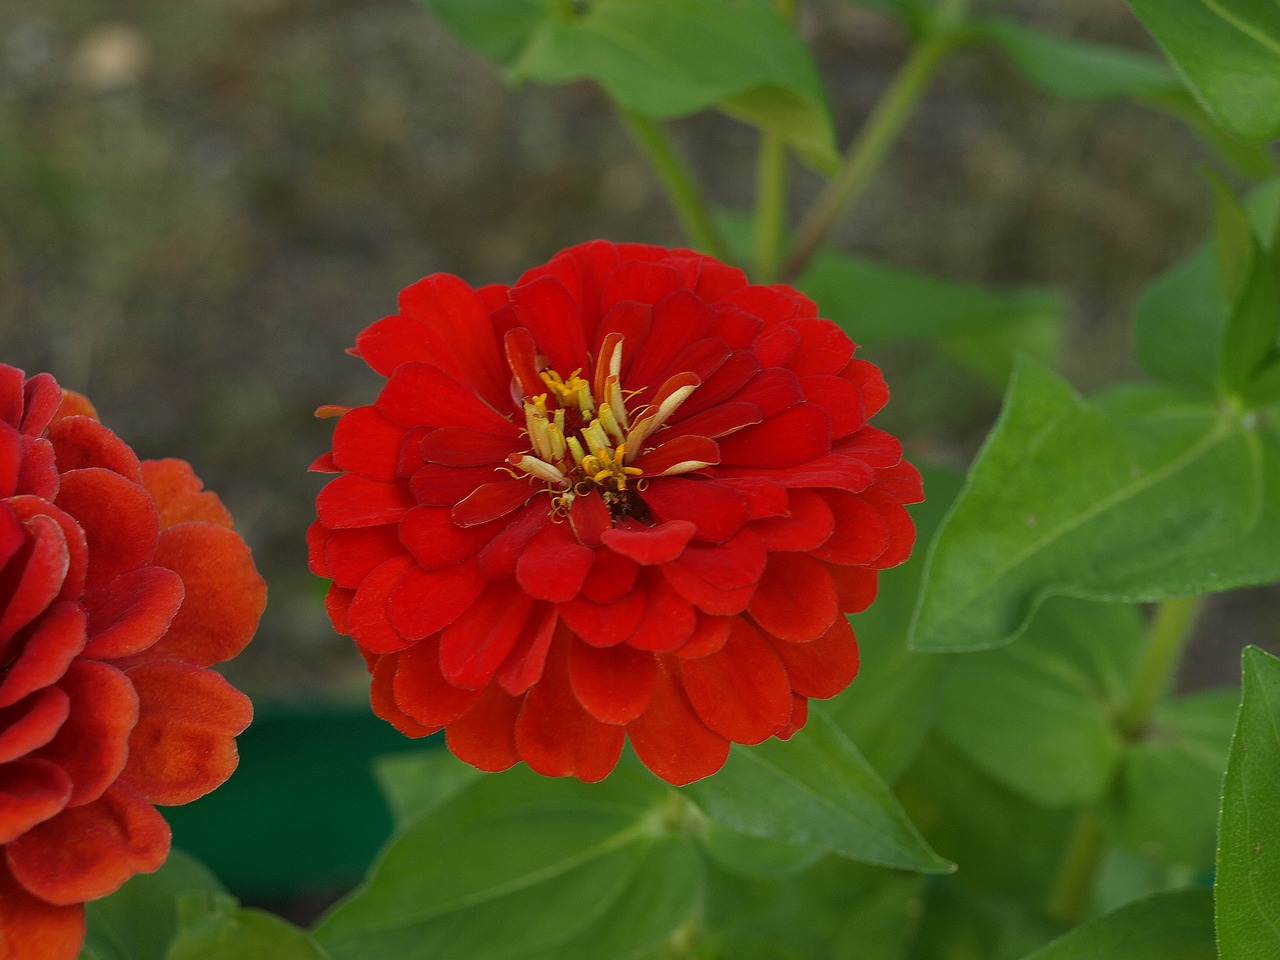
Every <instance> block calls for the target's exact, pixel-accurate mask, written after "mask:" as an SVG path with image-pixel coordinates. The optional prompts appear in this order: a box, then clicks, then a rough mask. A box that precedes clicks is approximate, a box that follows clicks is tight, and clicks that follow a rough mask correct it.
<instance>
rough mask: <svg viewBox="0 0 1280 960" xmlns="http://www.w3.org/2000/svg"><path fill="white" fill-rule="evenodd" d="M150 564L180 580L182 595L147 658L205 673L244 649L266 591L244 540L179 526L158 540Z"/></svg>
mask: <svg viewBox="0 0 1280 960" xmlns="http://www.w3.org/2000/svg"><path fill="white" fill-rule="evenodd" d="M155 564H156V566H160V567H168V568H169V569H170V570H173V571H174V572H175V573H177V574H178V575H179V576H180V577H182V583H183V586H184V587H185V588H186V592H187V593H186V598H185V599H184V600H183V601H182V606H181V607H180V608H179V610H178V613H177V616H175V617H174V618H173V624H172V625H171V626H170V627H169V631H168V632H167V633H166V634H165V635H164V636H163V637H161V638H160V639H159V641H157V642H156V644H155V645H154V646H152V647H151V648H150V649H149V650H148V651H147V654H148V657H149V658H152V659H173V660H185V661H186V662H187V663H194V664H195V665H196V666H198V667H207V666H210V665H211V664H215V663H219V662H221V661H223V660H228V659H230V658H231V657H234V656H235V655H236V654H237V653H239V652H240V651H241V650H243V649H244V646H245V644H247V643H248V642H249V639H250V638H251V637H252V636H253V633H254V631H255V630H257V629H258V618H259V617H261V616H262V610H263V608H264V607H265V606H266V604H267V585H266V583H265V581H263V579H262V577H261V576H259V575H258V571H257V569H256V568H255V567H254V565H253V557H252V556H251V555H250V554H249V548H248V547H247V546H245V542H244V541H243V540H241V539H240V538H239V537H238V536H237V535H236V534H235V533H234V532H233V531H231V530H228V529H227V528H226V527H219V526H217V525H215V524H212V523H180V524H178V525H177V526H176V527H170V528H169V529H168V530H165V531H164V533H162V534H161V535H160V543H159V545H158V546H157V547H156V553H155Z"/></svg>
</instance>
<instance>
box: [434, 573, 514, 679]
mask: <svg viewBox="0 0 1280 960" xmlns="http://www.w3.org/2000/svg"><path fill="white" fill-rule="evenodd" d="M532 610H533V600H532V599H531V598H530V597H529V596H528V595H527V594H525V593H522V592H520V591H518V590H513V589H512V587H511V584H509V583H491V584H489V586H488V587H486V588H485V591H484V592H483V593H481V594H480V596H479V597H478V598H477V599H476V602H475V603H473V604H472V605H471V606H470V607H469V608H468V609H467V611H466V612H465V613H463V614H462V616H460V617H458V619H457V620H455V621H453V623H451V624H449V626H447V627H445V628H444V632H443V633H442V634H441V635H440V668H441V670H443V671H444V676H445V679H446V680H448V681H449V682H450V683H452V684H454V685H456V686H459V687H467V688H469V689H474V688H476V687H483V686H484V685H485V684H487V683H488V682H489V681H490V680H491V679H492V678H493V675H494V673H495V672H496V671H497V669H498V666H499V664H501V663H502V661H503V660H504V659H506V656H507V654H509V653H510V652H511V648H512V647H514V646H515V643H516V640H517V639H518V638H519V636H520V633H521V631H522V630H523V629H524V626H525V623H526V622H527V621H528V619H529V614H530V612H532Z"/></svg>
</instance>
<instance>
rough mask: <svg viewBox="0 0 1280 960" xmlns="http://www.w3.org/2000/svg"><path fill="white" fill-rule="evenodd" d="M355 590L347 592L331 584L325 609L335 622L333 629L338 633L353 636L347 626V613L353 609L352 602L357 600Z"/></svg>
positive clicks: (326, 594) (325, 597) (325, 596)
mask: <svg viewBox="0 0 1280 960" xmlns="http://www.w3.org/2000/svg"><path fill="white" fill-rule="evenodd" d="M355 595H356V592H355V591H354V590H347V589H345V588H343V587H335V586H334V585H333V584H329V589H328V590H327V591H326V592H325V595H324V609H325V612H326V613H327V614H329V619H330V620H331V621H333V629H335V630H337V631H338V633H342V634H347V635H348V636H349V635H350V634H351V628H350V627H349V626H348V624H347V611H348V610H350V609H351V601H352V600H353V599H354V598H355Z"/></svg>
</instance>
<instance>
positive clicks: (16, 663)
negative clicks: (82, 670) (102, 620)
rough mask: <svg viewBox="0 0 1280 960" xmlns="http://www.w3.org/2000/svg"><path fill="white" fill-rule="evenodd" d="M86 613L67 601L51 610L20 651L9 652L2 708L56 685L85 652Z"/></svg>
mask: <svg viewBox="0 0 1280 960" xmlns="http://www.w3.org/2000/svg"><path fill="white" fill-rule="evenodd" d="M84 640H85V630H84V610H82V609H81V607H80V605H79V604H76V603H67V602H66V601H63V602H61V603H59V604H57V605H55V606H53V607H50V608H49V611H48V613H46V614H45V615H44V616H43V617H42V618H41V619H40V621H39V623H38V625H37V626H36V628H35V629H34V630H33V631H31V632H30V634H29V635H28V636H27V638H26V642H25V643H24V644H23V645H22V649H21V650H20V651H13V650H11V651H9V653H8V656H9V658H11V661H12V662H11V665H10V666H9V670H8V674H7V675H6V676H5V678H4V681H3V682H0V707H7V706H9V705H10V704H14V703H17V702H18V701H19V700H21V699H22V698H23V697H25V696H27V695H28V694H30V693H33V692H34V691H36V690H39V689H40V688H41V687H47V686H49V684H51V683H54V682H56V681H57V680H58V679H59V678H60V677H61V676H62V675H63V674H65V673H66V671H67V667H68V666H69V665H70V664H71V662H72V661H73V660H74V659H75V658H76V657H77V656H79V654H80V652H81V651H82V650H83V649H84Z"/></svg>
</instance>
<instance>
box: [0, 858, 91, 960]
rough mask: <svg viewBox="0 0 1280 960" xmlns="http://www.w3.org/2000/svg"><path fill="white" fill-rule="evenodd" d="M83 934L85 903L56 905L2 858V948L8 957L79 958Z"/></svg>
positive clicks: (14, 959)
mask: <svg viewBox="0 0 1280 960" xmlns="http://www.w3.org/2000/svg"><path fill="white" fill-rule="evenodd" d="M84 934H85V918H84V906H83V905H82V904H79V903H73V904H71V905H70V906H65V907H55V906H54V905H53V904H51V903H45V901H43V900H41V899H39V898H37V897H33V896H32V895H31V894H30V893H28V892H27V890H26V889H25V888H24V887H22V886H21V885H20V884H19V883H18V882H17V881H16V880H14V879H13V877H12V876H11V875H10V873H9V868H8V865H7V864H6V863H5V861H4V859H3V858H0V949H3V951H4V957H5V960H76V958H77V957H78V956H79V955H80V947H81V946H82V945H83V944H84Z"/></svg>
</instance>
